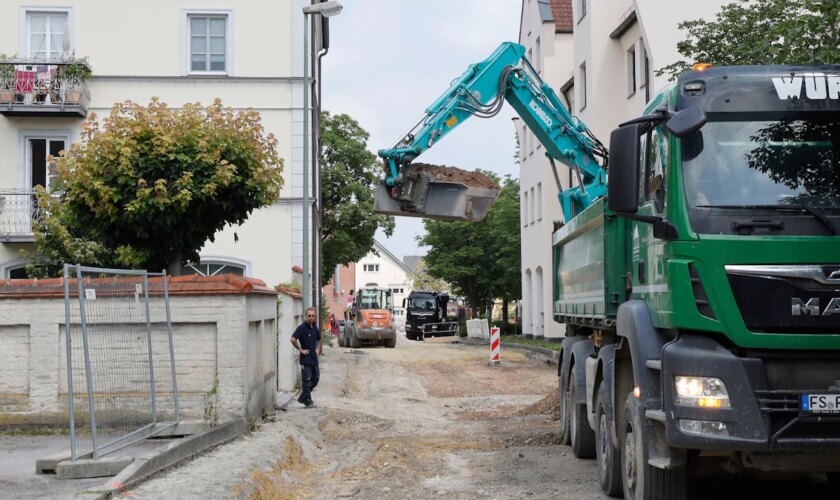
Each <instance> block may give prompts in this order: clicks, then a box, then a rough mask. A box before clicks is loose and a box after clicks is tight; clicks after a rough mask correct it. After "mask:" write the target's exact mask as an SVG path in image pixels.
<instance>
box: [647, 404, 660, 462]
mask: <svg viewBox="0 0 840 500" xmlns="http://www.w3.org/2000/svg"><path fill="white" fill-rule="evenodd" d="M645 418H647V419H649V420H656V421H657V422H662V423H664V422H665V412H664V411H662V410H645ZM651 465H653V464H651Z"/></svg>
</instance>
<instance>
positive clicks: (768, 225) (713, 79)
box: [552, 66, 840, 498]
mask: <svg viewBox="0 0 840 500" xmlns="http://www.w3.org/2000/svg"><path fill="white" fill-rule="evenodd" d="M680 111H684V112H683V117H681V119H682V121H683V123H682V124H677V126H676V127H673V123H672V124H671V125H672V126H671V127H669V126H668V123H667V122H666V120H667V116H668V115H669V114H673V113H677V112H680ZM646 113H647V114H646V115H645V116H643V117H640V118H638V119H636V120H632V121H631V122H628V123H626V124H623V125H622V126H620V127H619V128H618V129H616V130H615V131H614V132H613V133H612V137H611V141H610V169H609V180H608V183H607V184H608V196H607V198H606V199H604V198H601V199H599V200H597V201H596V202H595V203H593V204H592V205H590V206H589V207H587V208H586V209H585V210H583V211H582V212H581V213H579V214H577V215H576V216H575V217H574V218H572V219H571V220H570V222H569V223H568V224H565V225H563V226H562V227H560V228H559V229H557V230H556V231H555V232H554V234H553V238H552V244H553V259H554V270H555V272H554V283H553V284H554V304H553V317H554V319H555V320H556V321H558V322H562V323H565V324H566V327H567V338H566V339H565V340H564V341H563V343H562V355H561V362H560V364H559V367H558V370H559V371H558V376H559V380H560V384H559V385H560V391H561V409H562V417H561V427H562V431H563V436H564V438H565V439H567V440H568V441H569V442H570V443H571V445H572V447H573V450H574V452H575V454H576V455H577V456H578V457H591V456H597V459H598V465H599V467H598V470H599V479H600V483H601V486H602V487H603V489H604V490H605V491H606V492H607V493H609V494H611V495H620V494H621V493H624V495H625V497H626V498H684V497H685V495H686V486H685V481H686V477H687V474H689V473H694V472H698V473H699V472H700V471H710V470H714V469H715V468H723V469H725V470H728V471H733V472H734V471H741V470H746V469H755V470H760V471H794V472H796V471H802V472H806V471H807V472H826V473H828V478H829V480H830V481H831V482H837V480H838V477H840V476H838V471H840V425H838V424H840V234H838V228H840V66H818V67H814V66H751V67H750V66H746V67H722V68H709V69H705V71H692V72H688V73H686V74H683V75H682V76H681V77H680V78H679V79H678V81H677V82H676V84H675V85H673V86H670V87H669V88H667V89H665V90H664V91H662V92H661V93H659V94H658V95H657V96H656V97H655V98H654V99H653V100H652V101H651V103H650V104H649V105H648V107H647V109H646ZM681 127H682V130H678V131H676V133H675V132H674V131H672V130H669V128H681ZM692 130H693V131H692Z"/></svg>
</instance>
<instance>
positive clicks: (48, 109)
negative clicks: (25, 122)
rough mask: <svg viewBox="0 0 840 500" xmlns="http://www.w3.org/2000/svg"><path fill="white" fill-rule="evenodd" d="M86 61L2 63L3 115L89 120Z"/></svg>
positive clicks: (0, 100) (0, 106)
mask: <svg viewBox="0 0 840 500" xmlns="http://www.w3.org/2000/svg"><path fill="white" fill-rule="evenodd" d="M89 77H90V67H89V66H88V65H87V62H86V61H85V60H76V59H71V60H66V61H34V60H25V59H4V60H0V115H6V116H70V117H81V118H84V117H86V116H87V113H88V111H87V108H88V104H89V103H90V92H89V91H88V88H87V85H86V84H85V80H86V79H87V78H89Z"/></svg>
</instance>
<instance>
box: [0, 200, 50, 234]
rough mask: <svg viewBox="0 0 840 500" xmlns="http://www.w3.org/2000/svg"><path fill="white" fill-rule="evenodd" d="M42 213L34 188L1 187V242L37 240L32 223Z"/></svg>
mask: <svg viewBox="0 0 840 500" xmlns="http://www.w3.org/2000/svg"><path fill="white" fill-rule="evenodd" d="M41 214H42V209H41V208H39V207H38V202H37V200H36V199H35V191H34V190H32V189H3V188H0V242H2V243H29V242H32V241H35V237H34V236H33V234H32V224H33V222H34V221H36V220H38V219H39V218H40V217H41Z"/></svg>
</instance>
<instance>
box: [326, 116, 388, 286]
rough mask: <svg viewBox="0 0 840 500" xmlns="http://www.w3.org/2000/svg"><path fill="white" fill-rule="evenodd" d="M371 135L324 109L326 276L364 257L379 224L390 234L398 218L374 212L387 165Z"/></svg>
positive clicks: (353, 122) (371, 244) (355, 123)
mask: <svg viewBox="0 0 840 500" xmlns="http://www.w3.org/2000/svg"><path fill="white" fill-rule="evenodd" d="M368 138H369V134H368V133H367V132H366V131H365V130H364V129H363V128H362V127H361V126H359V123H358V122H357V121H356V120H354V119H353V118H351V117H350V116H348V115H345V114H338V115H335V116H332V115H330V114H329V113H328V112H324V113H322V114H321V186H322V194H321V197H322V200H323V201H322V209H321V210H322V212H321V239H322V242H323V243H322V246H321V252H322V256H321V276H322V279H323V282H324V283H326V282H328V281H329V280H330V278H332V275H333V273H334V272H335V267H336V266H337V265H339V264H349V263H350V262H356V261H357V260H359V259H361V258H362V257H364V256H365V255H366V254H367V253H368V252H369V251H370V249H371V248H372V247H373V235H374V234H375V233H376V230H377V229H378V228H380V227H381V228H382V229H383V230H384V231H385V234H387V235H388V236H390V235H391V234H393V232H394V218H393V217H391V216H388V215H381V214H377V213H375V212H374V211H373V198H374V195H375V193H376V186H377V184H378V183H379V180H380V179H381V178H382V169H381V168H380V166H379V162H378V161H377V158H376V155H374V154H373V153H371V152H370V151H368V149H367V140H368Z"/></svg>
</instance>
